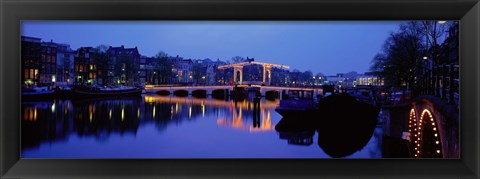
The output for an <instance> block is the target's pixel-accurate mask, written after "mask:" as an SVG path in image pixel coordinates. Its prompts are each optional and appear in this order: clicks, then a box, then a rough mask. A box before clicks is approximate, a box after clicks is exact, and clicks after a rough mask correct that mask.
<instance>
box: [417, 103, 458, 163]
mask: <svg viewBox="0 0 480 179" xmlns="http://www.w3.org/2000/svg"><path fill="white" fill-rule="evenodd" d="M411 107H412V108H411V110H410V115H409V116H410V118H409V122H408V124H409V126H408V131H409V133H410V139H411V140H410V144H411V150H410V151H412V156H415V157H418V158H420V157H421V158H440V157H443V158H458V157H459V154H460V153H459V150H460V146H459V137H460V136H459V117H460V116H459V110H458V107H457V106H456V105H455V104H449V103H448V102H447V101H444V100H441V99H440V98H436V97H434V96H424V97H420V98H417V99H415V100H413V101H412V103H411ZM415 120H416V121H415ZM415 134H416V135H417V136H415ZM415 141H417V143H415ZM415 154H416V155H415Z"/></svg>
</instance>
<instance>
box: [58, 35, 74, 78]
mask: <svg viewBox="0 0 480 179" xmlns="http://www.w3.org/2000/svg"><path fill="white" fill-rule="evenodd" d="M56 46H57V74H56V79H55V80H56V85H60V86H67V85H70V84H71V83H73V82H74V78H75V77H74V71H73V68H74V60H75V52H74V51H73V50H72V49H71V48H70V45H69V44H61V43H56Z"/></svg>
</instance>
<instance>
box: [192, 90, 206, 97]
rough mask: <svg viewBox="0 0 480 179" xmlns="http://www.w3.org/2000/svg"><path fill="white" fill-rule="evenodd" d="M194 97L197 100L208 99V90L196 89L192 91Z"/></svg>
mask: <svg viewBox="0 0 480 179" xmlns="http://www.w3.org/2000/svg"><path fill="white" fill-rule="evenodd" d="M192 96H193V97H197V98H206V97H207V90H204V89H196V90H193V91H192Z"/></svg>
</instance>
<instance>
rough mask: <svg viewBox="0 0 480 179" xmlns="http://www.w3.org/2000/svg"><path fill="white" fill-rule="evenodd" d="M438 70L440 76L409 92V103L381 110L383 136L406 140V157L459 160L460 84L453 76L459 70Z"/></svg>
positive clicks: (429, 77) (456, 75)
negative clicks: (411, 95) (410, 94)
mask: <svg viewBox="0 0 480 179" xmlns="http://www.w3.org/2000/svg"><path fill="white" fill-rule="evenodd" d="M438 68H443V70H437V71H440V72H441V73H438V74H434V75H432V76H427V77H428V79H427V80H422V79H420V80H419V83H421V84H422V85H420V87H419V90H417V91H412V92H413V93H414V94H413V96H414V98H413V99H412V100H406V101H408V102H407V103H402V104H393V105H384V106H383V108H382V110H383V113H384V115H385V116H386V117H383V127H384V130H383V131H384V136H391V137H396V138H402V139H405V141H407V143H408V149H407V150H406V151H408V152H407V154H406V155H408V156H410V157H414V158H459V156H460V140H459V138H460V135H459V134H460V133H459V124H460V115H459V92H458V84H459V80H458V73H455V71H456V70H458V66H454V65H450V66H446V65H445V66H440V67H438ZM439 81H443V82H445V81H448V82H449V83H441V82H439ZM404 100H405V98H404ZM402 146H403V145H402ZM403 156H405V155H403Z"/></svg>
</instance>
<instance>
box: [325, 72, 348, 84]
mask: <svg viewBox="0 0 480 179" xmlns="http://www.w3.org/2000/svg"><path fill="white" fill-rule="evenodd" d="M344 81H345V77H344V74H343V73H338V74H337V75H331V76H326V81H325V84H327V85H336V86H337V87H340V88H341V87H342V84H343V82H344Z"/></svg>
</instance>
